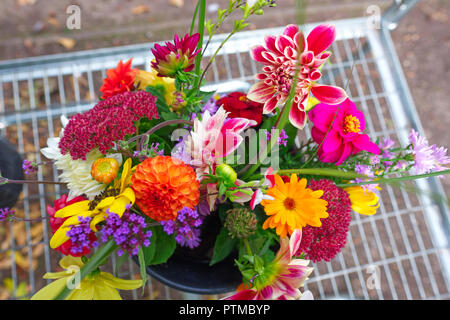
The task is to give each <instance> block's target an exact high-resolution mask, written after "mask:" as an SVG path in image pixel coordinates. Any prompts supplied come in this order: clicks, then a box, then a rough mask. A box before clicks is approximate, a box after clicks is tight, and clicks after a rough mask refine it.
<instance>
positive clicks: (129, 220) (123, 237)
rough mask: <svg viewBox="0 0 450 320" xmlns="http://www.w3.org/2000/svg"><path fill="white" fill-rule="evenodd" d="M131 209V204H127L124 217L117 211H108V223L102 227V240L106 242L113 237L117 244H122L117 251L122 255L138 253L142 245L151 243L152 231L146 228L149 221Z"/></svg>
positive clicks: (106, 220) (146, 245)
mask: <svg viewBox="0 0 450 320" xmlns="http://www.w3.org/2000/svg"><path fill="white" fill-rule="evenodd" d="M130 209H131V206H130V205H127V209H126V210H125V212H124V213H123V215H122V217H119V215H117V214H116V213H113V212H107V213H108V217H107V218H106V219H105V222H106V225H105V226H104V227H103V228H102V237H101V239H102V242H106V241H108V239H109V238H110V237H113V239H114V241H115V242H116V244H117V245H118V246H120V249H119V250H118V251H117V255H118V256H121V255H122V254H123V253H124V252H127V253H128V254H129V255H130V256H132V255H137V254H138V253H139V247H140V246H142V245H143V246H145V247H148V246H149V245H150V238H151V237H152V232H151V231H150V230H147V231H146V230H145V229H146V228H147V223H146V222H145V219H144V217H142V216H140V215H138V214H135V213H132V212H131V211H130Z"/></svg>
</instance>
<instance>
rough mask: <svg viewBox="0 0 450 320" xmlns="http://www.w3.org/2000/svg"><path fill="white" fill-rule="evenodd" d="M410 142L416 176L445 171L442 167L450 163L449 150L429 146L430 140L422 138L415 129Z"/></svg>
mask: <svg viewBox="0 0 450 320" xmlns="http://www.w3.org/2000/svg"><path fill="white" fill-rule="evenodd" d="M409 140H410V143H411V145H412V150H411V151H412V154H413V156H414V165H413V169H414V171H415V173H416V174H424V173H430V172H434V171H441V170H444V169H445V167H443V166H442V165H444V164H448V163H450V157H449V156H447V149H444V148H443V147H437V146H436V145H432V146H429V145H428V140H427V139H426V138H425V137H422V136H420V135H419V133H418V132H417V131H415V130H414V129H412V130H411V133H410V135H409Z"/></svg>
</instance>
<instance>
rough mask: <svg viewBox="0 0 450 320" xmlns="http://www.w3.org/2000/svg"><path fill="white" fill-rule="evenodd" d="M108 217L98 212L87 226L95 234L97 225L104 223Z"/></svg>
mask: <svg viewBox="0 0 450 320" xmlns="http://www.w3.org/2000/svg"><path fill="white" fill-rule="evenodd" d="M107 216H108V214H107V213H106V212H100V213H98V214H96V215H95V216H94V218H93V219H92V220H91V223H90V224H89V227H90V228H91V230H92V231H94V232H97V231H98V229H97V224H99V223H100V222H102V221H104V220H105V218H106V217H107Z"/></svg>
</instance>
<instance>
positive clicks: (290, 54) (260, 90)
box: [247, 24, 347, 129]
mask: <svg viewBox="0 0 450 320" xmlns="http://www.w3.org/2000/svg"><path fill="white" fill-rule="evenodd" d="M335 38H336V30H335V27H334V26H332V25H327V24H323V25H319V26H317V27H316V28H314V30H312V31H311V33H310V34H309V35H308V37H307V38H305V36H304V34H303V32H302V31H300V30H299V28H298V26H296V25H288V26H287V27H286V29H285V30H284V33H283V34H282V35H279V36H267V37H266V38H265V46H256V47H254V48H253V49H252V50H251V54H252V57H253V59H254V60H256V61H258V62H260V63H262V64H264V65H265V67H264V68H263V72H262V73H259V74H258V75H257V76H256V77H257V79H258V80H259V81H258V82H257V83H255V84H254V85H253V86H252V87H251V88H250V90H249V93H248V95H247V97H248V98H249V99H250V100H253V101H256V102H259V103H263V104H264V111H263V113H264V114H268V113H271V112H272V111H273V110H274V109H275V108H277V107H281V106H282V105H283V104H284V103H285V102H286V100H287V98H288V96H289V92H290V90H291V87H292V85H293V83H294V77H295V73H296V65H297V61H298V60H299V63H300V72H299V75H298V81H297V88H296V89H297V90H296V94H295V97H294V101H293V105H292V108H291V110H290V113H289V120H290V122H291V123H292V124H293V125H294V126H295V127H297V128H300V129H303V127H304V126H305V123H306V107H307V104H308V99H309V97H310V95H311V93H312V95H314V97H315V98H317V99H318V100H320V101H322V102H324V103H327V104H339V103H341V102H342V101H344V100H345V99H346V98H347V94H346V93H345V91H344V90H343V89H342V88H339V87H334V86H328V85H322V84H318V83H317V81H319V80H320V78H321V77H322V73H321V72H320V67H321V66H322V65H323V64H324V63H325V61H326V60H327V59H328V58H329V57H330V55H331V53H330V52H329V51H325V50H327V49H328V48H329V47H330V45H331V44H332V43H333V41H334V39H335Z"/></svg>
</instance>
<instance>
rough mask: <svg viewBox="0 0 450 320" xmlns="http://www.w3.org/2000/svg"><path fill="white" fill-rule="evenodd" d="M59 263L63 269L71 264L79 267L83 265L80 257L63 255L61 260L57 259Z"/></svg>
mask: <svg viewBox="0 0 450 320" xmlns="http://www.w3.org/2000/svg"><path fill="white" fill-rule="evenodd" d="M59 265H60V266H61V268H63V269H68V268H69V267H72V266H78V267H80V268H81V267H82V266H84V263H83V261H81V257H72V256H64V257H63V258H62V259H61V260H59Z"/></svg>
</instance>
